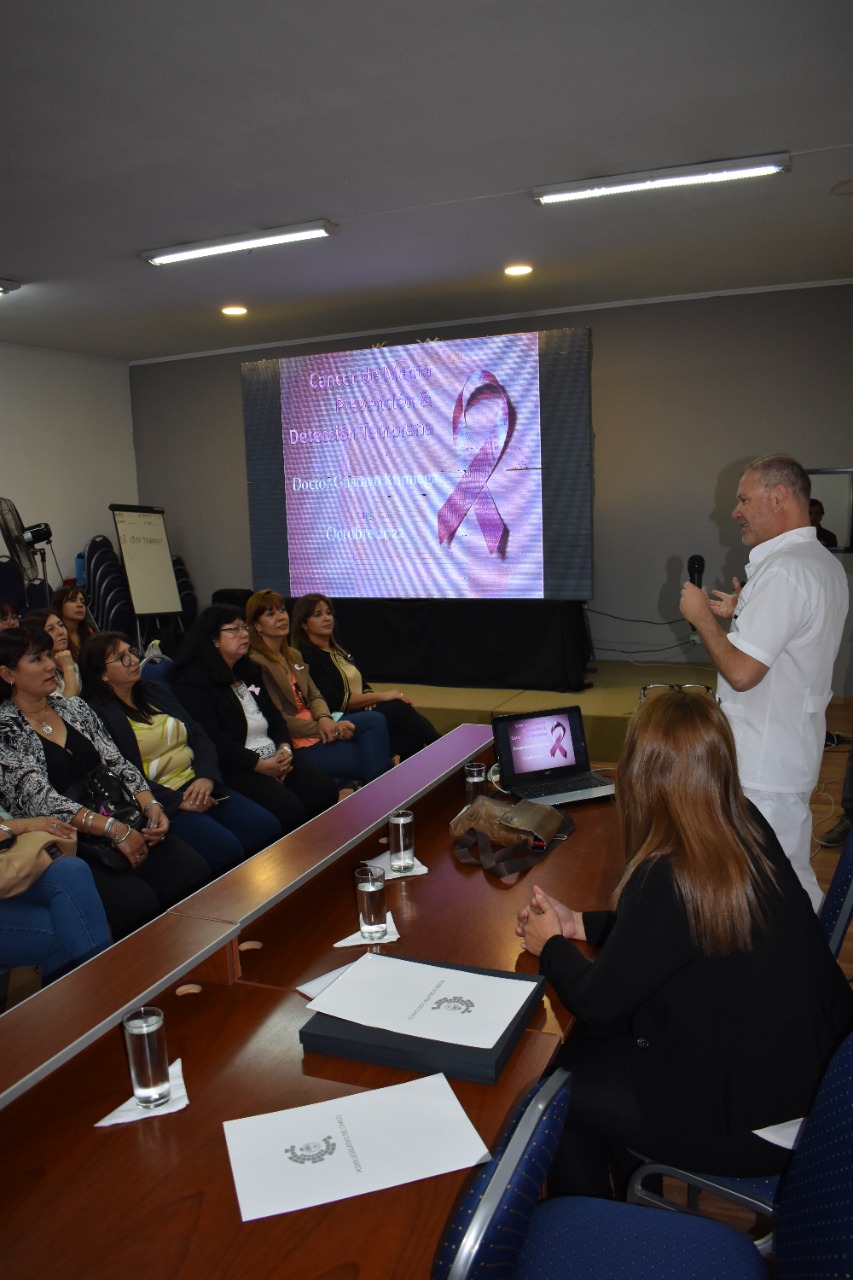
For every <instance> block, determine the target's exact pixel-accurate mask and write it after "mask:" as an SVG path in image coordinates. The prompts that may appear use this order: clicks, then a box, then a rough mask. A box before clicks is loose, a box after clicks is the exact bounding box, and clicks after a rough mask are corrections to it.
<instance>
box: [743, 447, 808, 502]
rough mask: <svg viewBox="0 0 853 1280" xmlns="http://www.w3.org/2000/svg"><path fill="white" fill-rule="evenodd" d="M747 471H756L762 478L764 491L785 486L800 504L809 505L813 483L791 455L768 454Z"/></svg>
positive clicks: (752, 464)
mask: <svg viewBox="0 0 853 1280" xmlns="http://www.w3.org/2000/svg"><path fill="white" fill-rule="evenodd" d="M746 470H747V471H755V472H756V473H757V474H758V475H759V476H760V477H761V485H762V488H764V489H772V488H773V487H774V485H777V484H783V485H784V486H785V488H786V489H788V491H789V492H790V493H792V494H793V496H794V497H795V498H798V499H799V501H800V502H803V503H808V500H809V498H810V497H811V492H812V482H811V479H810V478H809V473H808V472H807V471H806V469H805V467H803V466H802V465H801V464H800V463H799V462H797V459H796V458H792V457H791V455H790V454H789V453H768V454H767V455H766V456H765V457H763V458H756V459H755V461H754V462H750V464H749V466H748V467H747V468H746Z"/></svg>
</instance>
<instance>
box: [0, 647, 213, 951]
mask: <svg viewBox="0 0 853 1280" xmlns="http://www.w3.org/2000/svg"><path fill="white" fill-rule="evenodd" d="M55 690H56V668H55V667H54V664H53V658H52V656H51V643H50V636H48V635H47V634H46V633H45V632H43V631H42V632H37V633H35V634H34V633H32V632H27V631H25V630H23V629H19V630H17V631H6V632H3V633H2V634H0V799H2V802H3V804H4V805H5V806H6V808H7V809H8V810H9V812H10V813H11V814H12V815H13V816H14V817H15V818H23V817H28V816H30V815H31V814H42V815H44V814H53V815H55V817H56V818H57V819H61V820H62V821H63V822H67V823H70V824H71V826H73V827H74V828H75V829H76V830H77V831H78V832H79V835H80V837H81V839H80V840H79V841H78V855H79V856H81V857H83V858H85V860H86V861H87V862H88V863H89V865H90V867H91V870H92V875H93V877H94V880H95V885H96V887H97V890H98V893H99V895H100V897H101V900H102V902H103V904H104V909H105V910H106V913H107V919H108V920H109V923H110V930H111V932H112V935H113V938H114V939H116V940H117V939H118V938H121V937H124V935H125V934H127V933H130V932H131V931H132V930H133V929H138V928H139V926H140V925H142V924H145V923H146V922H147V921H148V920H151V919H153V917H154V916H156V915H158V914H159V913H160V912H161V911H164V910H165V909H166V908H167V907H170V906H171V905H172V904H173V903H175V902H178V901H179V900H180V899H181V898H184V897H186V895H187V894H188V893H192V892H194V890H195V889H197V888H199V886H200V885H202V884H204V883H205V881H207V880H208V879H209V878H210V871H209V870H208V866H207V863H206V862H205V861H204V858H202V857H201V855H200V854H198V853H196V851H195V849H190V847H189V846H188V845H186V844H184V843H183V841H182V840H178V839H177V838H176V837H174V836H171V835H169V834H168V831H169V820H168V818H167V817H166V815H165V813H164V812H163V806H162V804H161V803H160V801H159V800H156V799H155V798H154V796H153V795H152V794H151V789H150V787H149V786H148V783H147V782H146V781H145V778H144V777H143V776H142V774H141V773H140V772H139V770H138V769H136V768H134V766H133V765H132V764H129V763H128V761H127V760H125V759H124V758H123V756H122V755H121V754H120V752H119V750H118V748H117V747H116V745H115V743H114V742H113V740H112V738H111V737H110V736H109V734H108V733H107V731H106V729H105V728H104V726H103V725H102V723H101V721H100V720H99V719H98V717H97V716H96V715H95V714H94V712H93V711H92V710H91V708H90V707H88V706H87V705H86V703H85V702H84V701H83V700H82V698H60V697H58V696H57V694H56V692H55ZM101 765H105V766H106V767H107V769H110V770H112V771H113V773H115V774H116V775H118V777H119V778H120V779H121V781H122V783H123V784H124V786H125V788H127V790H128V791H129V792H130V793H131V794H132V795H133V796H134V797H135V799H136V803H137V804H138V805H139V807H140V809H142V811H143V812H144V814H145V815H146V817H147V820H148V826H147V827H146V828H145V829H144V830H142V831H134V830H133V829H132V828H131V827H130V826H128V825H127V824H126V823H123V822H120V821H119V820H118V819H117V818H114V817H110V816H105V815H104V814H102V813H99V812H95V810H94V809H92V808H89V807H88V806H87V805H86V804H82V805H81V804H80V802H79V800H72V799H69V795H68V794H66V793H71V792H73V791H75V790H76V789H77V788H79V787H80V786H81V785H85V783H86V781H87V779H88V777H89V775H90V773H91V772H92V771H93V770H94V769H97V768H98V767H99V766H101ZM90 840H91V841H94V843H93V844H89V843H88V842H89V841H90Z"/></svg>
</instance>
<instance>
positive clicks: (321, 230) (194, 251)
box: [141, 219, 338, 267]
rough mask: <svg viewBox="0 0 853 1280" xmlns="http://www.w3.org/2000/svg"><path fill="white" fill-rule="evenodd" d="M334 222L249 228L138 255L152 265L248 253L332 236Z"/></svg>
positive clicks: (334, 227) (323, 221) (335, 228)
mask: <svg viewBox="0 0 853 1280" xmlns="http://www.w3.org/2000/svg"><path fill="white" fill-rule="evenodd" d="M337 230H338V228H337V226H336V225H335V223H334V222H328V221H326V220H325V219H321V220H320V221H319V222H302V223H300V224H299V225H298V226H292V227H276V228H275V229H274V230H271V231H251V232H246V233H244V234H243V235H239V236H226V237H224V238H223V239H221V240H199V241H197V242H196V243H195V244H176V245H173V246H172V247H171V248H170V249H146V251H145V253H143V254H142V255H141V256H142V257H143V258H147V259H148V261H149V262H150V263H151V264H152V265H153V266H155V267H162V266H165V265H166V264H167V263H171V262H188V261H189V260H190V259H191V258H212V257H214V256H215V255H216V254H219V253H250V252H251V251H252V250H253V249H266V248H268V247H269V246H270V245H274V244H290V243H292V242H293V241H296V240H317V239H320V238H322V237H324V236H331V235H334V234H335V232H336V231H337Z"/></svg>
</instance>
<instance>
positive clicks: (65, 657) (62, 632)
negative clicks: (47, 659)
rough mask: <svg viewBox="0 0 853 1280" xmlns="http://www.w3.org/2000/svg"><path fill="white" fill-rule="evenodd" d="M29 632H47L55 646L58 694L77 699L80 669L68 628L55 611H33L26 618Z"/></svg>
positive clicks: (25, 621)
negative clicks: (74, 655)
mask: <svg viewBox="0 0 853 1280" xmlns="http://www.w3.org/2000/svg"><path fill="white" fill-rule="evenodd" d="M24 628H25V629H26V630H28V631H31V630H39V631H46V632H47V634H48V635H49V636H50V641H51V645H52V646H53V650H52V651H53V661H54V662H55V663H56V692H57V693H58V694H59V695H60V697H62V698H76V696H77V694H78V693H79V692H80V669H79V667H78V666H77V663H76V662H75V661H74V657H73V655H72V653H71V648H70V644H69V640H68V628H67V627H66V625H65V623H64V622H63V621H62V618H61V617H60V616H59V614H58V613H55V612H54V611H53V609H33V610H31V612H30V613H28V614H27V616H26V618H24Z"/></svg>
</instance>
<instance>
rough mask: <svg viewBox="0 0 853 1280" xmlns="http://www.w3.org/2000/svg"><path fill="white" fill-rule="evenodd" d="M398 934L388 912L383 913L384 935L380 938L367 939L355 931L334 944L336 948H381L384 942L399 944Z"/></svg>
mask: <svg viewBox="0 0 853 1280" xmlns="http://www.w3.org/2000/svg"><path fill="white" fill-rule="evenodd" d="M399 941H400V934H399V931H398V929H397V926H396V925H395V923H394V917H393V916H392V915H391V912H390V911H386V912H385V934H384V936H383V937H381V938H373V939H370V940H369V939H367V938H365V937H363V936H362V933H361V930H360V929H356V931H355V933H351V934H349V935H348V936H347V937H346V938H341V940H340V942H336V943H334V945H335V946H336V947H383V946H384V945H385V943H386V942H399Z"/></svg>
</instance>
